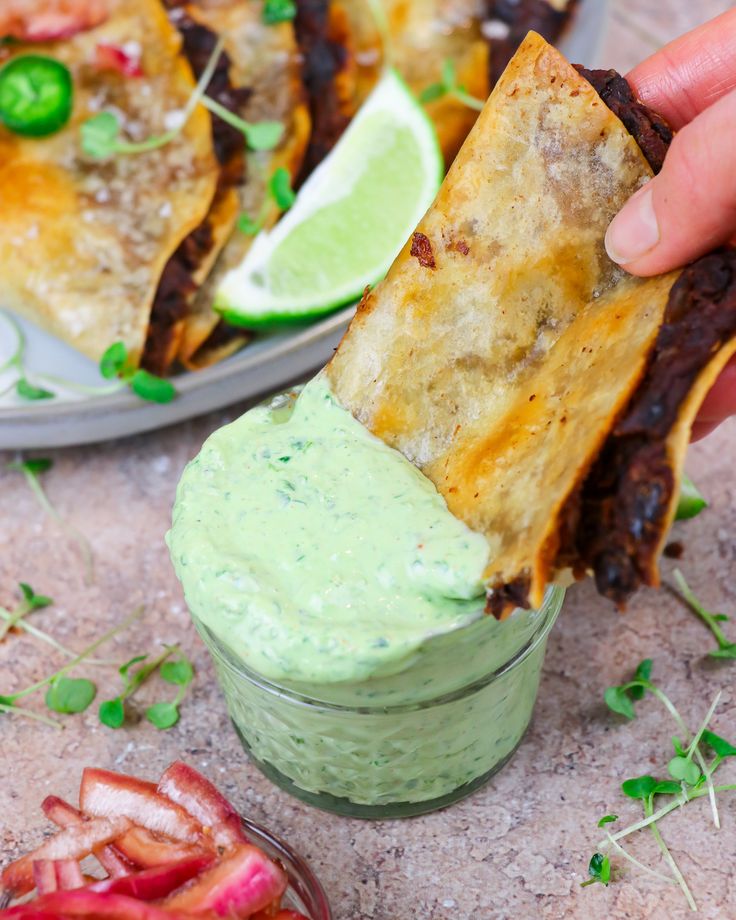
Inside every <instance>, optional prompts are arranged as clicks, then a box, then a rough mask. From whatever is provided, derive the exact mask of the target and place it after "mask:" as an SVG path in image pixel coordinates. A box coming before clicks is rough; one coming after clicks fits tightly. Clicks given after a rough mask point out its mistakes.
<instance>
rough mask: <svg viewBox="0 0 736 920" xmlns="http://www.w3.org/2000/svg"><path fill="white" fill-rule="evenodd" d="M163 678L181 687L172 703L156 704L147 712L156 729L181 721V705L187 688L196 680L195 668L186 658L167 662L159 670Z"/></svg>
mask: <svg viewBox="0 0 736 920" xmlns="http://www.w3.org/2000/svg"><path fill="white" fill-rule="evenodd" d="M159 674H160V675H161V678H162V679H163V680H165V681H166V682H167V683H169V684H174V685H175V686H177V687H179V692H178V693H177V694H176V696H175V698H174V699H173V700H172V701H171V702H163V703H155V704H154V705H153V706H149V707H148V709H147V710H146V718H147V719H148V721H149V722H150V723H151V724H152V725H155V726H156V728H160V729H166V728H171V727H172V725H176V723H177V722H178V721H179V704H180V703H181V701H182V700H183V699H184V696H185V694H186V692H187V687H188V686H189V684H191V682H192V681H193V680H194V668H193V667H192V665H191V662H189V661H188V660H187V659H186V658H184V656H182V657H181V658H179V659H178V660H177V661H165V662H164V663H163V664H162V665H161V668H160V670H159Z"/></svg>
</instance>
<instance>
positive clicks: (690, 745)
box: [582, 659, 736, 910]
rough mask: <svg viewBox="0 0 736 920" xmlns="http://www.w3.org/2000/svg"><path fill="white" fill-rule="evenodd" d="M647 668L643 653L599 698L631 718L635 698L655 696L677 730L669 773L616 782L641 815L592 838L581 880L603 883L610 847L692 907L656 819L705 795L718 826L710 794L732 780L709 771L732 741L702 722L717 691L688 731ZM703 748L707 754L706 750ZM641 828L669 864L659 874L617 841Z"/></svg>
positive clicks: (732, 751) (608, 818)
mask: <svg viewBox="0 0 736 920" xmlns="http://www.w3.org/2000/svg"><path fill="white" fill-rule="evenodd" d="M651 673H652V662H651V660H650V659H646V660H645V661H643V662H641V664H640V665H639V666H638V668H637V669H636V672H635V674H634V677H633V679H632V680H630V681H627V682H626V683H624V684H621V685H620V686H618V687H609V688H608V689H607V690H606V693H605V700H606V703H607V705H608V706H609V708H610V709H611V710H612V711H614V712H616V713H619V714H620V715H623V716H625V717H626V718H629V719H634V718H636V709H635V703H636V702H638V701H639V700H641V699H643V698H644V696H645V695H646V694H647V693H650V694H652V695H653V696H655V697H656V698H657V699H658V700H659V701H660V702H661V703H662V704H663V705H664V706H665V708H666V709H667V711H668V712H669V714H670V715H671V716H672V718H673V719H674V721H675V723H676V725H677V730H678V735H676V736H674V737H673V739H672V746H673V748H674V752H675V756H674V757H673V758H671V759H670V761H669V763H668V764H667V770H668V772H669V774H670V777H671V778H670V779H658V778H657V777H655V776H651V775H649V774H645V775H643V776H635V777H632V778H631V779H627V780H625V781H624V782H623V783H622V785H621V791H622V792H623V793H624V795H626V796H627V797H629V798H631V799H636V800H638V801H640V802H641V803H642V808H643V811H644V817H643V819H641V820H639V821H637V822H635V823H633V824H631V825H629V826H628V827H625V828H624V829H623V830H619V831H617V832H615V833H612V832H611V831H609V830H608V829H606V836H605V838H604V839H603V840H600V841H599V842H598V844H597V851H596V853H594V855H593V857H592V859H591V861H590V865H589V867H588V874H589V876H590V877H589V878H588V879H587V880H586V881H585V882H583V883H582V885H583V886H586V885H590V884H593V883H594V882H603V883H604V884H607V883H608V881H609V880H610V879H611V877H612V869H611V867H610V864H609V866H608V868H606V864H605V860H606V859H608V856H607V851H608V850H610V849H611V848H613V850H615V851H616V853H618V854H619V855H621V856H623V857H624V858H625V859H627V860H628V861H629V862H631V863H633V864H634V865H636V866H638V867H639V868H640V869H642V870H643V871H645V872H647V873H648V874H650V875H652V876H654V877H656V878H658V879H660V880H662V881H665V882H668V883H674V884H677V885H678V886H679V887H680V889H681V891H682V893H683V895H684V897H685V899H686V901H687V903H688V905H689V907H690V909H691V910H696V909H697V907H696V904H695V899H694V898H693V895H692V892H691V891H690V888H689V886H688V884H687V882H686V880H685V878H684V876H683V874H682V872H681V870H680V868H679V866H678V864H677V862H676V860H675V858H674V856H673V855H672V853H671V852H670V850H669V848H668V846H667V844H666V843H665V841H664V839H663V837H662V833H661V831H660V828H659V826H658V823H659V822H660V821H661V820H662V819H663V818H664V817H665V816H666V815H668V814H670V812H672V811H675V810H677V809H681V808H682V807H684V806H685V805H687V804H688V803H690V802H692V801H694V800H695V799H699V798H704V797H706V796H707V797H708V798H709V799H710V802H711V808H712V811H713V820H714V824H715V826H716V828H718V827H720V821H719V816H718V809H717V806H716V794H717V793H721V792H727V791H733V790H736V783H731V784H724V785H719V786H716V785H714V783H713V774H714V773H715V771H716V770H717V769H718V767H719V766H720V765H721V763H723V761H724V760H725V759H727V758H728V757H733V756H736V747H735V746H734V745H732V744H731V743H730V742H729V741H726V739H725V738H722V737H721V736H720V735H716V734H715V733H714V732H711V731H710V729H709V728H708V725H709V724H710V722H711V720H712V719H713V716H714V714H715V711H716V708H717V706H718V703H719V701H720V698H721V694H720V692H719V693H717V694H716V696H715V699H714V700H713V702H712V703H711V705H710V707H709V708H708V711H707V713H706V714H705V716H704V718H703V720H702V722H701V724H700V726H699V728H698V729H697V731H696V732H695V733H694V734H693V735H692V736H691V735H690V732H689V730H688V728H687V726H686V725H685V722H684V721H683V719H682V716H681V715H680V713H679V712H678V710H677V708H676V707H675V705H674V703H673V702H672V701H671V700H670V699H669V697H667V695H666V694H665V693H664V691H663V690H661V688H659V687H658V686H656V685H655V684H654V683H653V682H652V680H651ZM709 751H710V752H712V754H713V756H710V754H708V752H709ZM706 758H707V759H706ZM662 800H664V801H665V804H663V805H660V802H661V801H662ZM616 820H618V818H617V816H616V815H605V816H604V817H603V818H601V819H600V821H599V822H598V827H604V826H606V825H608V824H611V823H613V822H614V821H616ZM644 828H649V830H650V832H651V834H652V836H653V837H654V839H655V841H656V843H657V846H658V847H659V849H660V852H661V853H662V857H663V858H664V860H665V862H666V863H667V866H668V868H669V873H670V874H669V875H663V874H662V873H660V872H657V871H656V870H654V869H652V868H650V867H648V866H646V865H644V864H643V863H641V862H639V860H637V859H636V858H635V857H634V856H632V855H631V854H630V853H629V852H627V850H626V849H625V848H624V846H623V844H622V841H623V840H624V839H625V838H627V837H629V836H630V835H631V834H634V833H635V832H637V831H640V830H642V829H644Z"/></svg>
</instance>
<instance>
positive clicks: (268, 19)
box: [263, 0, 296, 26]
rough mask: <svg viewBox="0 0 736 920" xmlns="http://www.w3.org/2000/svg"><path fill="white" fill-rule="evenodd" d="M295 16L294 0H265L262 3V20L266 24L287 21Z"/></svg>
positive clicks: (270, 24) (272, 24) (271, 24)
mask: <svg viewBox="0 0 736 920" xmlns="http://www.w3.org/2000/svg"><path fill="white" fill-rule="evenodd" d="M295 16H296V4H295V3H294V0H265V3H264V4H263V21H264V22H265V23H266V25H268V26H274V25H276V24H277V23H279V22H289V21H290V20H292V19H293V18H294V17H295Z"/></svg>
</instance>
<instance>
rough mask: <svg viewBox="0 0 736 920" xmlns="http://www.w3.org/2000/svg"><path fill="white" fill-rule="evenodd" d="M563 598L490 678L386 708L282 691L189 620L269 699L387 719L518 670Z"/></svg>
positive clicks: (553, 589) (551, 600)
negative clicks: (273, 697) (374, 715)
mask: <svg viewBox="0 0 736 920" xmlns="http://www.w3.org/2000/svg"><path fill="white" fill-rule="evenodd" d="M564 598H565V589H564V588H563V587H561V586H560V585H550V586H549V588H548V589H547V593H546V595H545V598H544V602H543V604H542V607H541V608H540V610H541V611H542V612H544V613H545V616H544V618H543V619H542V621H541V623H540V624H539V626H538V627H537V629H536V630H535V631H534V633H533V634H532V635H531V637H530V638H529V639H528V640H527V642H526V643H525V644H524V645H523V646H522V647H521V648H520V649H519V650H518V651H516V652H515V653H514V654H513V655H512V656H511V657H510V658H509V659H508V660H507V661H505V662H504V663H503V664H502V665H499V667H498V668H496V669H495V670H494V671H491V673H490V674H484V675H483V677H479V678H478V679H477V680H474V681H473V682H472V683H471V684H465V685H463V686H462V687H458V688H457V690H451V691H450V692H449V693H442V694H440V695H438V696H435V697H430V698H429V699H426V700H420V701H418V702H413V703H397V704H395V705H388V706H387V705H377V706H370V705H361V706H350V705H345V704H343V703H334V702H331V701H329V700H322V699H319V698H318V697H315V696H310V695H309V694H306V693H300V692H299V691H298V690H294V689H293V688H291V687H285V686H283V685H282V684H279V683H277V682H276V681H273V680H270V679H269V678H267V677H265V676H264V675H262V674H259V673H258V672H257V671H254V670H253V669H252V668H250V667H248V665H246V664H245V663H244V662H243V661H242V660H238V659H236V658H235V656H234V655H233V654H232V652H231V651H230V650H229V649H227V648H226V647H225V646H224V645H223V644H222V642H221V641H220V639H219V638H218V637H217V636H216V635H215V634H214V633H213V632H212V630H211V629H210V628H209V627H208V626H206V625H205V624H204V623H203V622H202V621H201V620H199V619H198V618H197V617H196V616H194V615H192V619H193V620H194V624H195V626H196V627H197V630H198V631H199V633H200V634H201V635H202V637H203V639H204V641H205V644H206V645H207V646H208V648H209V649H210V651H212V650H213V649H214V652H215V654H216V655H217V658H218V660H219V661H221V662H222V663H223V664H224V665H225V666H226V667H227V668H228V670H230V671H231V672H233V673H234V674H235V675H236V676H237V677H238V678H240V679H245V680H247V681H248V682H249V683H251V684H255V685H256V686H257V687H258V688H259V689H260V690H264V691H266V692H267V693H269V694H271V695H272V696H276V697H278V698H280V699H286V700H288V701H289V702H290V703H292V704H296V705H297V706H303V707H305V708H308V709H312V708H318V709H323V710H329V711H331V712H344V713H352V714H355V713H359V714H362V715H370V714H381V715H389V714H392V713H399V712H414V711H416V710H420V709H430V708H432V707H433V706H442V705H445V704H447V703H452V702H454V701H456V700H459V699H462V698H463V697H465V696H469V695H471V694H473V693H477V692H478V691H479V690H481V689H483V688H484V687H486V686H488V685H489V684H492V683H494V682H495V681H497V680H500V678H502V677H503V676H504V675H505V674H507V673H508V672H509V671H511V670H513V669H514V668H517V667H518V666H519V665H520V664H521V663H522V662H523V661H524V660H525V659H526V658H528V657H529V655H531V653H532V652H533V651H534V650H535V648H537V646H538V645H539V644H540V643H541V642H542V641H544V639H546V638H547V635H548V633H549V631H550V630H551V629H552V626H553V625H554V623H555V620H556V619H557V616H558V615H559V612H560V610H561V609H562V603H563V600H564Z"/></svg>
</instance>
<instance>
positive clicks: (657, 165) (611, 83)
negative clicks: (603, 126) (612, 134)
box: [575, 66, 674, 173]
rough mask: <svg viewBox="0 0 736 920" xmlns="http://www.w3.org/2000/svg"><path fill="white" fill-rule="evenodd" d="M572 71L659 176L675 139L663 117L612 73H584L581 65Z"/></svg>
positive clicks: (605, 71)
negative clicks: (593, 91)
mask: <svg viewBox="0 0 736 920" xmlns="http://www.w3.org/2000/svg"><path fill="white" fill-rule="evenodd" d="M575 69H576V70H577V71H578V73H579V74H580V75H581V76H583V77H585V79H586V80H587V81H588V83H590V84H591V85H592V86H593V88H594V89H595V90H596V92H597V93H598V95H599V96H600V97H601V99H602V100H603V101H604V102H605V103H606V105H607V106H608V108H609V109H610V110H611V111H612V112H613V114H614V115H615V116H616V117H617V118H620V119H621V121H622V122H623V123H624V125H625V127H626V129H627V131H628V132H629V134H631V135H632V136H633V137H634V138H635V139H636V142H637V144H638V145H639V146H640V147H641V151H642V153H643V154H644V156H645V157H646V158H647V161H648V162H649V165H650V166H651V167H652V169H653V170H654V172H655V173H658V172H659V171H660V170H661V169H662V164H663V163H664V158H665V154H666V153H667V151H668V149H669V146H670V144H671V143H672V138H673V137H674V134H673V132H672V128H670V126H669V125H668V124H667V122H666V121H665V120H664V118H662V117H661V116H660V115H657V114H656V113H655V112H653V111H652V110H651V109H648V108H647V107H646V106H645V105H643V104H642V103H641V102H639V101H638V100H637V99H636V97H635V96H634V94H633V92H632V91H631V87H630V86H629V84H628V83H627V82H626V80H625V79H624V78H623V77H622V76H621V75H620V74H618V73H616V71H615V70H586V69H585V68H584V67H580V66H576V67H575Z"/></svg>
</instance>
